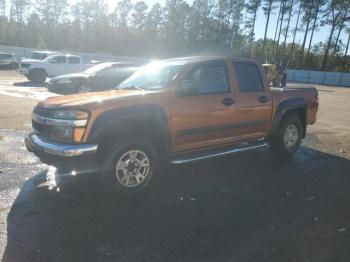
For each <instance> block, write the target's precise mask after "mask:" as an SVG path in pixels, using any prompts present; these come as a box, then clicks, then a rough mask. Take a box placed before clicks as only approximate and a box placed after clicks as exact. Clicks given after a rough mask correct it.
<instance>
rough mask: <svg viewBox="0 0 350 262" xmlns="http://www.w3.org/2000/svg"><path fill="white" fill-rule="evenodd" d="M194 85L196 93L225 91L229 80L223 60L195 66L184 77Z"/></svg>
mask: <svg viewBox="0 0 350 262" xmlns="http://www.w3.org/2000/svg"><path fill="white" fill-rule="evenodd" d="M184 81H185V82H188V83H191V85H194V86H195V88H196V90H197V94H212V93H227V92H229V89H230V88H229V81H228V76H227V70H226V65H225V63H224V62H211V63H206V64H203V65H199V66H196V67H195V68H193V69H192V70H191V71H190V73H188V74H187V76H186V77H185V79H184Z"/></svg>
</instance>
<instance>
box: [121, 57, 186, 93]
mask: <svg viewBox="0 0 350 262" xmlns="http://www.w3.org/2000/svg"><path fill="white" fill-rule="evenodd" d="M181 67H182V64H169V63H166V62H153V63H150V64H148V65H146V66H144V67H142V68H140V69H139V70H137V71H136V72H135V73H134V74H133V75H132V76H130V77H129V78H128V79H126V80H125V81H124V82H122V83H121V84H120V85H119V86H118V89H128V88H141V89H148V90H150V89H161V88H163V87H165V86H166V85H167V84H168V83H169V81H170V80H172V79H173V78H174V76H175V75H176V74H177V73H178V72H179V70H180V68H181Z"/></svg>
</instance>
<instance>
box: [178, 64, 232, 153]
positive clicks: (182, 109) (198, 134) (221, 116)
mask: <svg viewBox="0 0 350 262" xmlns="http://www.w3.org/2000/svg"><path fill="white" fill-rule="evenodd" d="M180 82H181V83H180V86H178V89H181V88H184V87H183V85H186V84H188V83H192V85H194V86H195V88H196V90H195V92H191V93H188V94H184V95H180V96H179V95H177V97H176V98H174V99H172V101H173V104H172V130H173V133H172V136H173V137H172V141H173V150H174V151H183V150H192V149H198V148H202V147H207V146H215V145H219V144H223V143H226V142H229V141H231V140H232V139H233V137H234V136H233V132H232V128H233V127H234V124H235V121H236V115H235V106H234V96H233V93H232V92H231V88H230V81H229V74H228V70H227V64H226V62H224V61H211V62H205V63H200V64H197V65H195V66H194V67H193V68H192V69H190V71H189V72H188V73H187V74H186V75H185V77H184V78H183V79H182V80H180Z"/></svg>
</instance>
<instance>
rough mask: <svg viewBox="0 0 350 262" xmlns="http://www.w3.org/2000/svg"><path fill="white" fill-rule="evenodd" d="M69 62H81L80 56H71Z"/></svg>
mask: <svg viewBox="0 0 350 262" xmlns="http://www.w3.org/2000/svg"><path fill="white" fill-rule="evenodd" d="M68 63H69V64H80V58H79V57H77V56H69V57H68Z"/></svg>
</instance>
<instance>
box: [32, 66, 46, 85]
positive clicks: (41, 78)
mask: <svg viewBox="0 0 350 262" xmlns="http://www.w3.org/2000/svg"><path fill="white" fill-rule="evenodd" d="M46 77H47V73H46V71H45V70H44V69H34V70H33V71H32V72H30V74H29V75H28V79H29V80H30V81H32V82H35V83H44V82H45V80H46Z"/></svg>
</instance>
